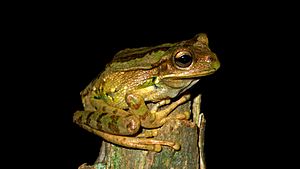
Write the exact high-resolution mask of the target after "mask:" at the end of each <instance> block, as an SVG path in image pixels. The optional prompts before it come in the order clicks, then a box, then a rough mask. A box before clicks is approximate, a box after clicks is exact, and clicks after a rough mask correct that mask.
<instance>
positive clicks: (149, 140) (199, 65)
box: [73, 33, 220, 152]
mask: <svg viewBox="0 0 300 169" xmlns="http://www.w3.org/2000/svg"><path fill="white" fill-rule="evenodd" d="M219 67H220V62H219V60H218V58H217V55H216V54H215V53H214V52H212V51H211V50H210V48H209V46H208V37H207V35H206V34H205V33H199V34H196V35H195V36H194V37H193V38H191V39H188V40H183V41H179V42H175V43H163V44H160V45H156V46H150V47H140V48H126V49H124V50H121V51H119V52H117V53H116V54H115V55H114V57H113V59H112V61H111V62H110V63H108V64H106V66H105V69H104V71H102V72H101V73H100V74H99V75H98V76H97V77H96V78H95V79H94V80H92V82H90V83H89V84H88V86H87V87H86V88H85V89H84V90H82V91H81V92H80V95H81V99H82V104H83V107H84V110H78V111H76V112H75V113H74V115H73V122H74V123H76V124H78V125H79V126H80V127H82V128H84V129H86V130H87V131H89V132H91V133H93V134H95V135H97V136H99V137H101V138H102V139H103V140H105V141H107V142H110V143H112V144H115V145H119V146H122V147H126V148H132V149H139V150H146V151H154V152H160V151H161V150H162V146H167V147H170V148H171V149H174V150H180V147H181V145H180V143H178V142H176V141H172V140H171V141H170V140H159V139H155V136H157V134H158V132H159V130H158V129H159V128H161V127H162V126H163V125H164V124H165V123H166V122H167V121H169V120H171V119H175V120H188V119H189V118H190V116H191V114H190V113H188V112H182V113H179V114H176V116H172V115H171V114H172V111H173V110H174V109H176V108H177V107H178V106H179V105H181V104H183V103H186V102H187V101H189V100H190V97H191V94H190V93H189V92H188V89H190V88H191V87H192V86H194V85H195V84H196V83H197V82H198V81H199V80H200V78H201V77H203V76H207V75H211V74H213V73H214V72H216V71H217V70H218V69H219ZM150 103H151V104H152V105H153V106H152V107H150V106H149V104H150ZM162 107H163V109H162Z"/></svg>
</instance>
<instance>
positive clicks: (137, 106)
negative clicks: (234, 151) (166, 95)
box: [126, 94, 190, 128]
mask: <svg viewBox="0 0 300 169" xmlns="http://www.w3.org/2000/svg"><path fill="white" fill-rule="evenodd" d="M189 99H190V94H186V95H183V96H182V97H181V98H180V99H178V100H177V101H175V102H173V103H171V104H170V105H168V106H167V107H166V108H165V109H163V110H160V111H158V108H159V107H161V106H164V105H166V104H169V103H170V100H169V99H167V100H162V101H160V102H158V103H156V104H155V105H154V106H153V107H152V108H151V110H148V107H147V106H146V105H145V102H144V100H143V99H142V97H141V96H139V95H128V96H127V97H126V101H127V104H128V105H129V109H130V110H131V112H132V113H133V114H136V115H138V116H140V119H141V125H142V126H143V127H145V128H157V127H160V126H162V125H163V124H165V123H166V121H167V120H169V119H170V118H174V117H169V116H168V115H169V114H170V113H171V112H172V111H173V110H174V109H175V108H176V107H177V106H179V105H180V104H183V103H185V102H186V101H188V100H189ZM189 116H190V113H189V112H183V113H181V114H177V115H176V116H175V118H176V119H188V118H189Z"/></svg>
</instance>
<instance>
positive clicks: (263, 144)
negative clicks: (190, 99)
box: [2, 4, 295, 168]
mask: <svg viewBox="0 0 300 169" xmlns="http://www.w3.org/2000/svg"><path fill="white" fill-rule="evenodd" d="M72 5H74V4H67V5H66V4H64V5H63V6H62V7H61V6H60V5H57V6H56V5H55V6H54V7H52V6H51V7H50V8H49V7H48V6H47V5H42V6H41V7H40V8H38V9H34V10H26V9H25V11H24V12H21V13H18V14H11V15H13V18H14V19H11V20H9V21H8V24H7V27H8V29H7V32H5V34H6V35H8V38H7V40H6V44H8V45H10V44H13V45H11V46H10V48H7V49H9V51H10V52H9V54H8V57H7V58H8V60H10V61H11V63H12V66H10V68H11V69H10V70H9V71H7V70H4V71H2V72H4V75H5V77H8V80H6V81H5V82H4V83H3V84H4V85H7V86H9V87H11V88H12V89H11V90H5V89H6V88H4V91H3V92H4V93H8V97H6V99H5V100H8V101H9V103H8V104H6V106H5V107H7V108H8V109H9V110H10V111H9V112H11V113H7V114H8V115H9V117H7V118H6V119H7V120H6V121H5V122H8V123H4V124H5V127H4V129H6V128H8V129H11V130H6V133H8V136H7V137H5V138H6V139H7V140H8V142H9V143H13V144H12V145H13V146H10V149H9V153H7V156H9V157H12V158H13V159H14V162H13V163H10V165H13V164H15V163H16V162H18V165H23V166H24V165H25V166H32V167H36V166H38V167H40V166H41V165H43V166H44V167H52V168H53V167H54V166H59V167H56V168H77V167H78V166H79V165H81V164H82V163H85V162H87V163H89V164H91V163H93V162H94V160H95V159H96V157H97V156H98V151H99V148H100V140H101V139H100V138H99V137H97V136H95V135H93V134H91V133H88V132H87V131H85V130H83V129H81V128H79V127H78V126H76V125H75V124H73V123H72V115H73V113H74V112H75V111H76V110H80V109H82V105H81V100H80V95H79V93H80V91H81V90H83V89H84V88H85V86H86V85H88V83H89V82H90V81H91V80H92V79H93V78H95V77H96V76H97V74H98V73H99V72H101V71H103V69H104V65H105V64H106V63H107V62H109V61H110V60H111V59H112V57H113V55H114V54H115V53H116V52H118V51H119V50H122V49H124V48H134V47H143V46H155V45H159V44H161V43H166V42H177V41H181V40H186V39H190V38H192V37H193V36H194V35H195V34H197V33H201V32H202V33H206V34H207V35H208V38H209V44H210V48H211V50H212V51H214V52H215V53H216V54H217V56H218V58H219V60H220V62H221V68H220V69H219V71H218V72H217V73H215V74H214V75H212V76H209V77H207V78H204V79H203V80H201V81H200V82H199V84H198V87H197V88H196V89H197V90H196V91H197V92H198V91H199V92H201V93H202V94H203V97H202V99H203V100H202V105H201V106H202V112H204V114H205V116H206V119H207V127H206V138H205V146H206V147H205V151H206V152H205V153H206V161H207V166H208V168H220V167H219V166H220V165H221V166H227V167H228V168H244V166H256V165H258V164H259V166H269V165H271V164H274V161H278V160H277V158H278V157H277V156H276V155H274V154H276V153H275V152H277V151H278V150H279V149H281V148H278V146H276V145H273V144H272V143H274V142H277V141H278V140H279V139H280V138H281V137H282V136H281V137H276V138H273V137H271V136H274V135H279V134H278V133H283V132H281V127H278V125H280V122H282V121H284V119H282V118H284V117H282V114H279V112H281V113H282V112H287V109H289V106H283V108H282V104H283V102H285V101H286V100H285V99H287V98H288V97H287V96H285V94H286V93H290V92H288V91H289V89H290V87H292V85H295V84H294V83H289V87H283V86H281V85H279V82H280V81H285V80H287V79H291V78H290V74H286V73H285V72H284V71H283V70H286V67H288V68H289V72H293V71H294V69H295V67H294V66H291V65H292V64H293V62H294V61H293V59H292V57H291V55H290V54H288V53H289V51H290V48H292V43H291V42H290V41H289V40H288V39H289V38H291V36H290V34H289V33H290V32H291V31H292V29H293V28H294V27H293V26H292V25H291V24H290V22H289V19H291V17H284V16H283V15H281V14H280V13H279V12H278V9H282V7H281V8H275V9H273V8H268V9H269V10H270V11H268V12H265V9H266V8H265V7H263V6H262V7H252V6H248V8H246V7H244V6H243V5H242V6H240V7H239V8H233V10H229V9H228V8H226V9H228V10H225V9H223V10H222V11H219V10H218V9H216V8H214V6H196V5H193V4H189V5H188V6H185V5H183V6H180V5H179V6H178V7H177V8H171V7H169V8H166V7H161V8H159V7H157V6H155V7H153V8H151V7H150V8H149V9H146V8H144V7H145V6H143V5H141V6H142V7H140V8H122V5H121V6H119V7H118V8H108V10H107V11H104V9H106V8H107V6H106V5H98V6H96V9H95V8H93V9H91V7H81V5H80V4H75V5H74V6H72ZM91 6H92V5H91ZM204 9H205V10H204ZM217 11H219V12H217ZM291 11H292V10H291ZM291 11H290V12H291ZM291 23H293V22H291ZM286 45H288V47H287V46H286ZM8 73H9V74H8ZM293 79H295V78H293ZM274 88H275V90H274ZM278 117H282V118H280V119H279V120H278V119H277V118H278ZM274 129H275V130H274ZM11 152H13V153H11ZM270 154H273V156H272V157H274V156H275V157H274V158H271V160H268V159H267V158H266V157H268V156H270ZM21 161H22V163H21ZM23 161H24V162H23Z"/></svg>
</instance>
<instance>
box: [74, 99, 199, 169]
mask: <svg viewBox="0 0 300 169" xmlns="http://www.w3.org/2000/svg"><path fill="white" fill-rule="evenodd" d="M200 102H201V97H200V95H199V96H197V97H196V98H195V99H194V100H193V104H192V102H191V101H189V102H187V103H185V104H183V105H180V106H178V107H177V108H176V109H175V110H174V111H173V112H172V113H171V114H170V115H171V116H173V115H176V114H178V113H183V112H192V115H191V118H190V119H189V120H177V119H174V120H169V121H168V122H167V123H166V124H165V125H163V126H162V127H161V128H159V129H158V135H157V136H155V137H154V139H159V140H168V141H177V142H179V143H180V144H181V149H180V150H178V151H176V150H174V149H172V148H170V147H166V146H164V147H163V149H162V151H161V152H159V153H157V152H152V151H144V150H135V149H128V148H124V147H120V146H117V145H113V144H111V143H108V142H103V143H102V146H101V150H100V153H99V157H98V158H97V160H96V162H95V164H94V165H91V166H89V165H87V164H83V165H81V166H80V167H79V168H80V169H99V168H103V169H104V168H105V169H132V168H136V169H156V168H159V169H164V168H166V169H169V168H173V169H185V168H186V169H190V168H192V169H205V163H204V153H203V144H204V128H205V119H204V116H203V114H200Z"/></svg>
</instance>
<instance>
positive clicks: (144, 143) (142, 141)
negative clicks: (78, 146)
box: [80, 124, 180, 152]
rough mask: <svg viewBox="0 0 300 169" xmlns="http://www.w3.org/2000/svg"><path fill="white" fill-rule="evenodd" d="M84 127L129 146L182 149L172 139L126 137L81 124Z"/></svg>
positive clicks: (113, 141) (111, 140) (145, 148)
mask: <svg viewBox="0 0 300 169" xmlns="http://www.w3.org/2000/svg"><path fill="white" fill-rule="evenodd" d="M80 125H81V127H82V128H84V129H86V130H88V131H90V132H92V133H94V134H96V135H98V136H100V137H102V138H103V139H104V140H106V141H108V142H111V143H114V144H117V145H120V146H124V147H127V148H136V149H143V150H148V151H155V152H160V151H161V149H162V148H161V146H169V147H171V148H173V149H175V150H179V149H180V144H179V143H176V142H172V141H162V140H155V139H148V138H136V137H126V136H118V135H113V134H109V133H105V132H102V131H99V130H96V129H93V128H91V127H90V126H88V125H85V124H80Z"/></svg>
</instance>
